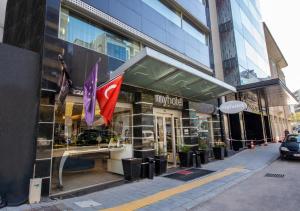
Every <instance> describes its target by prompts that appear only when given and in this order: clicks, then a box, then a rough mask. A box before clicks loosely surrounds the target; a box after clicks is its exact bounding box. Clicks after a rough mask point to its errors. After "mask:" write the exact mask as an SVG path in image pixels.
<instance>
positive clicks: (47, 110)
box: [40, 105, 54, 122]
mask: <svg viewBox="0 0 300 211" xmlns="http://www.w3.org/2000/svg"><path fill="white" fill-rule="evenodd" d="M53 117H54V106H52V105H50V106H43V105H41V106H40V122H53Z"/></svg>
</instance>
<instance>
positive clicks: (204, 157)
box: [199, 140, 209, 164]
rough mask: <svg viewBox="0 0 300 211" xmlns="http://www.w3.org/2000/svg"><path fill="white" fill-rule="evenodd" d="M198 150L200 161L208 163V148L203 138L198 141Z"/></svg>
mask: <svg viewBox="0 0 300 211" xmlns="http://www.w3.org/2000/svg"><path fill="white" fill-rule="evenodd" d="M199 151H200V158H201V163H202V164H205V163H208V157H209V148H208V144H207V143H206V142H205V141H204V140H200V141H199Z"/></svg>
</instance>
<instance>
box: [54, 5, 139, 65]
mask: <svg viewBox="0 0 300 211" xmlns="http://www.w3.org/2000/svg"><path fill="white" fill-rule="evenodd" d="M59 38H60V39H63V40H65V41H68V42H70V43H74V44H76V45H80V46H82V47H85V48H88V49H91V50H94V51H97V52H99V53H102V54H106V55H108V56H110V57H113V58H116V59H119V60H122V61H126V60H128V59H130V58H132V57H133V56H135V55H136V54H137V53H138V52H139V51H140V44H139V43H138V42H135V41H132V40H128V39H126V38H124V37H122V36H119V35H116V34H113V33H111V32H108V30H105V29H103V28H101V27H98V26H96V25H95V24H93V23H91V22H89V21H88V20H85V19H83V18H81V17H79V16H77V15H75V14H73V13H71V12H70V11H69V10H67V9H64V8H61V14H60V29H59Z"/></svg>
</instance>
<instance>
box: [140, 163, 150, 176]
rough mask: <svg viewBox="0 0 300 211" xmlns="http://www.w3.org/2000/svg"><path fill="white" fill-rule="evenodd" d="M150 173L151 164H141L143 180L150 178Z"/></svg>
mask: <svg viewBox="0 0 300 211" xmlns="http://www.w3.org/2000/svg"><path fill="white" fill-rule="evenodd" d="M148 171H149V162H143V163H141V178H146V177H148Z"/></svg>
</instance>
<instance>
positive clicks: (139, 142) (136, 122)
mask: <svg viewBox="0 0 300 211" xmlns="http://www.w3.org/2000/svg"><path fill="white" fill-rule="evenodd" d="M143 131H147V133H149V132H152V133H153V134H154V118H153V95H150V94H145V93H142V92H136V93H135V103H134V104H133V147H134V148H135V149H143V147H144V146H143V139H142V138H143Z"/></svg>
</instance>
